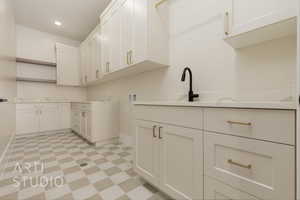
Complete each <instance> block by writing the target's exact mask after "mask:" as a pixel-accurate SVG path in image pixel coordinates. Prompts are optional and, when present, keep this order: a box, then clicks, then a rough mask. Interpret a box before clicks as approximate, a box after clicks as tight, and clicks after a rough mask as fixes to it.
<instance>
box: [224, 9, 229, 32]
mask: <svg viewBox="0 0 300 200" xmlns="http://www.w3.org/2000/svg"><path fill="white" fill-rule="evenodd" d="M224 33H225V35H229V12H225V16H224Z"/></svg>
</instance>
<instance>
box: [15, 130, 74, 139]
mask: <svg viewBox="0 0 300 200" xmlns="http://www.w3.org/2000/svg"><path fill="white" fill-rule="evenodd" d="M68 132H71V129H61V130H55V131H45V132H37V133H29V134H24V135H16V138H23V137H33V136H42V135H52V134H57V133H68Z"/></svg>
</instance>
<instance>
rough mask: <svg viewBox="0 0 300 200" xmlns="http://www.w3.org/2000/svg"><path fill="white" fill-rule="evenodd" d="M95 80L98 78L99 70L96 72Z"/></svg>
mask: <svg viewBox="0 0 300 200" xmlns="http://www.w3.org/2000/svg"><path fill="white" fill-rule="evenodd" d="M96 78H97V79H98V78H99V70H98V69H97V70H96Z"/></svg>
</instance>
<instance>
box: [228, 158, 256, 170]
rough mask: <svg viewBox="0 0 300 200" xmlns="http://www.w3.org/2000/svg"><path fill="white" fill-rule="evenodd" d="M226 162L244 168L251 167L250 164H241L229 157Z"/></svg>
mask: <svg viewBox="0 0 300 200" xmlns="http://www.w3.org/2000/svg"><path fill="white" fill-rule="evenodd" d="M227 162H228V163H229V164H231V165H236V166H238V167H242V168H245V169H251V168H252V165H243V164H240V163H237V162H234V161H233V160H232V159H229V160H228V161H227Z"/></svg>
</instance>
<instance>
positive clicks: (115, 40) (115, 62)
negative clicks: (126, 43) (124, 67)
mask: <svg viewBox="0 0 300 200" xmlns="http://www.w3.org/2000/svg"><path fill="white" fill-rule="evenodd" d="M108 23H110V26H109V27H110V31H109V35H110V36H109V37H110V49H109V50H110V52H109V53H110V61H109V72H114V71H116V70H118V69H119V68H120V67H121V12H119V11H116V12H114V13H113V14H112V16H111V18H110V20H109V21H108Z"/></svg>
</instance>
